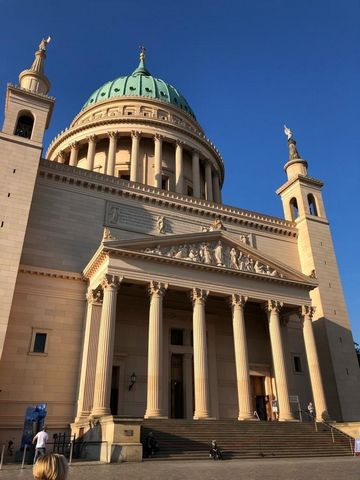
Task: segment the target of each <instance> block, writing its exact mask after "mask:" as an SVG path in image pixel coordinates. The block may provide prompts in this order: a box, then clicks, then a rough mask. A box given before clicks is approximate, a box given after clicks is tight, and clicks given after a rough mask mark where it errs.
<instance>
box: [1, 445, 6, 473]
mask: <svg viewBox="0 0 360 480" xmlns="http://www.w3.org/2000/svg"><path fill="white" fill-rule="evenodd" d="M4 455H5V445H3V447H2V451H1V460H0V470H2V466H3V463H4Z"/></svg>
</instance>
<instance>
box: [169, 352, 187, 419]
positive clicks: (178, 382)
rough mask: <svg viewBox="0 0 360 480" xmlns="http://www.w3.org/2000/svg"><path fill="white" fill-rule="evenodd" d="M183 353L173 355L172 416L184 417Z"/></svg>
mask: <svg viewBox="0 0 360 480" xmlns="http://www.w3.org/2000/svg"><path fill="white" fill-rule="evenodd" d="M183 385H184V380H183V355H180V354H177V353H173V354H172V355H171V386H170V388H171V418H184V388H183Z"/></svg>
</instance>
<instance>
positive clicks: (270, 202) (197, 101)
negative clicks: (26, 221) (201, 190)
mask: <svg viewBox="0 0 360 480" xmlns="http://www.w3.org/2000/svg"><path fill="white" fill-rule="evenodd" d="M0 8H1V12H2V28H1V29H0V55H1V59H2V61H1V63H0V102H1V104H2V105H4V98H5V88H6V83H7V82H14V83H15V82H17V76H18V74H19V72H20V71H21V70H23V69H24V68H26V67H28V66H30V65H31V63H32V60H33V53H34V51H35V50H36V47H37V46H38V44H39V41H40V40H41V38H42V37H44V36H47V35H49V34H50V35H52V37H53V41H52V43H51V44H50V46H49V47H48V58H47V64H46V73H47V75H48V77H49V79H50V81H51V83H52V89H51V92H50V93H51V94H52V95H53V96H55V97H56V99H57V102H56V106H55V111H54V115H53V119H52V123H51V126H50V128H49V131H48V132H47V135H46V139H45V149H46V147H47V145H48V144H49V143H50V141H51V139H52V138H53V137H54V136H55V135H56V134H57V133H58V132H59V131H60V130H62V129H63V128H64V127H65V126H67V125H68V124H69V123H70V121H71V119H72V118H73V117H74V116H75V115H76V113H77V112H78V111H79V110H80V109H81V107H82V105H83V104H84V103H85V101H86V100H87V98H88V97H89V96H90V94H91V93H92V92H93V91H94V90H96V89H97V88H98V87H99V86H100V85H102V84H103V83H105V82H106V81H108V80H111V79H113V78H116V77H117V76H120V75H124V74H128V73H130V72H132V71H133V69H134V68H135V67H136V66H137V63H138V53H139V50H138V46H139V45H145V46H146V48H147V66H148V68H149V70H150V71H151V73H152V74H153V75H154V76H156V77H159V78H162V79H164V80H166V81H167V82H168V83H171V84H173V85H175V86H176V87H177V88H178V89H179V90H180V91H181V92H182V93H183V94H184V96H185V97H186V98H187V100H188V102H189V103H190V105H191V106H192V108H193V110H194V112H195V114H196V115H197V118H198V120H199V122H200V123H201V125H202V126H203V128H204V129H205V131H206V133H207V135H208V136H209V137H210V138H211V140H212V141H213V142H214V143H215V144H216V146H217V147H218V148H219V149H220V151H221V153H222V156H223V158H224V162H225V167H226V177H225V184H224V188H223V200H224V202H225V203H228V204H232V205H236V206H238V207H240V208H245V209H250V210H256V211H260V212H264V213H268V214H271V215H276V216H282V215H283V213H282V206H281V201H280V199H279V198H278V197H277V196H276V194H275V190H276V189H277V188H278V187H279V186H280V185H281V184H282V183H284V181H285V173H284V171H283V165H284V163H285V162H286V160H287V144H286V139H285V136H284V134H283V124H284V123H286V124H287V125H288V126H290V127H291V129H292V130H293V132H294V136H295V138H296V140H297V146H298V150H299V152H300V154H301V155H302V157H303V158H305V159H306V160H307V161H308V162H309V175H311V176H313V177H315V178H319V179H321V180H323V181H324V183H325V187H324V190H323V194H324V199H325V207H326V212H327V216H328V219H329V221H330V224H331V228H332V234H333V239H334V243H335V249H336V253H337V258H338V263H339V268H340V273H341V277H342V281H343V286H344V290H345V296H346V301H347V305H348V308H349V314H350V320H351V323H352V326H353V332H354V338H355V339H356V340H358V341H359V342H360V315H359V312H360V294H359V293H360V292H359V285H360V262H359V255H358V249H359V240H358V235H359V228H358V219H357V208H358V205H359V200H358V193H359V186H360V180H359V177H360V172H359V170H360V169H359V152H360V135H359V114H358V112H359V111H360V96H359V86H360V64H359V61H360V60H359V59H360V29H359V23H360V2H359V0H346V1H342V2H340V0H336V1H334V0H315V1H314V0H312V1H310V0H299V1H298V0H293V1H292V0H237V1H236V0H223V1H222V2H209V1H196V0H193V1H191V2H190V1H189V0H184V1H182V2H170V1H164V0H158V1H156V2H149V1H144V0H138V1H137V2H134V1H130V0H117V1H115V0H102V1H95V0H87V1H86V2H85V1H72V2H70V1H68V0H63V1H61V2H60V1H52V0H49V1H48V2H44V1H39V0H32V2H27V1H25V0H19V1H18V2H13V1H5V0H0Z"/></svg>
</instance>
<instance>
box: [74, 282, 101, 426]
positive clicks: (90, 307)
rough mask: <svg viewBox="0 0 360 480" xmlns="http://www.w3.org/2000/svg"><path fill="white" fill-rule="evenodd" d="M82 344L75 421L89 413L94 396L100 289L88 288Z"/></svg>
mask: <svg viewBox="0 0 360 480" xmlns="http://www.w3.org/2000/svg"><path fill="white" fill-rule="evenodd" d="M86 299H87V312H86V321H85V322H86V323H85V334H84V345H83V353H82V362H81V372H80V382H79V397H78V403H77V414H76V421H78V420H80V419H81V418H84V417H87V416H88V415H90V411H91V408H92V402H93V398H94V384H95V369H96V356H97V347H98V338H99V329H100V317H101V305H102V290H93V289H91V288H89V289H88V292H87V295H86Z"/></svg>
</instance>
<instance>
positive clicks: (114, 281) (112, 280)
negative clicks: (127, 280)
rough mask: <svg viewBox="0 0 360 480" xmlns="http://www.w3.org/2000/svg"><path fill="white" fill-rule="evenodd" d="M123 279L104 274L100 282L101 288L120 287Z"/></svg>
mask: <svg viewBox="0 0 360 480" xmlns="http://www.w3.org/2000/svg"><path fill="white" fill-rule="evenodd" d="M123 278H124V277H119V276H118V275H111V274H110V273H106V274H105V275H104V277H103V279H102V281H101V286H102V287H103V288H104V289H105V288H116V289H118V288H119V287H120V284H121V282H122V281H123Z"/></svg>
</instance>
